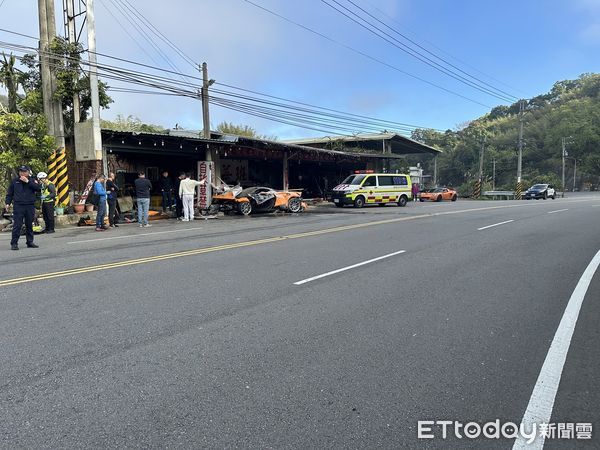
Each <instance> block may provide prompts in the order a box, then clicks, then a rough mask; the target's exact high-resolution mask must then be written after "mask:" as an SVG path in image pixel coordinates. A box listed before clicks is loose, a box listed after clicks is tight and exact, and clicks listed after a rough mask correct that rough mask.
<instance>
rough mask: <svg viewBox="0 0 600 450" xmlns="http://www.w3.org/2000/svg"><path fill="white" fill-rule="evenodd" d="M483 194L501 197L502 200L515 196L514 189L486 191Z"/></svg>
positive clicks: (494, 197)
mask: <svg viewBox="0 0 600 450" xmlns="http://www.w3.org/2000/svg"><path fill="white" fill-rule="evenodd" d="M483 195H484V196H486V197H491V198H493V199H496V198H500V199H501V200H510V199H514V198H515V193H514V191H485V192H484V193H483Z"/></svg>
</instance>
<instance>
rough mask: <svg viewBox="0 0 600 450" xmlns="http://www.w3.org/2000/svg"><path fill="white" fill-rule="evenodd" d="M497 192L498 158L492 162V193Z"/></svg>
mask: <svg viewBox="0 0 600 450" xmlns="http://www.w3.org/2000/svg"><path fill="white" fill-rule="evenodd" d="M495 190H496V158H494V159H493V160H492V191H495Z"/></svg>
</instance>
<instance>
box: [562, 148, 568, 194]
mask: <svg viewBox="0 0 600 450" xmlns="http://www.w3.org/2000/svg"><path fill="white" fill-rule="evenodd" d="M566 140H567V139H566V138H562V198H565V158H566V156H567V143H566Z"/></svg>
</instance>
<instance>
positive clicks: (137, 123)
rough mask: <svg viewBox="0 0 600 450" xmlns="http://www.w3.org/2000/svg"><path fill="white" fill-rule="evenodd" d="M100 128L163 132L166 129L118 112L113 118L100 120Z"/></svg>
mask: <svg viewBox="0 0 600 450" xmlns="http://www.w3.org/2000/svg"><path fill="white" fill-rule="evenodd" d="M101 125H102V128H106V129H109V130H114V131H135V132H138V133H163V132H165V131H166V129H165V128H164V127H161V126H160V125H152V124H147V123H143V122H142V121H141V120H140V119H139V118H138V117H135V116H132V115H129V116H127V117H125V116H123V115H121V114H119V115H117V117H116V118H115V120H102V121H101Z"/></svg>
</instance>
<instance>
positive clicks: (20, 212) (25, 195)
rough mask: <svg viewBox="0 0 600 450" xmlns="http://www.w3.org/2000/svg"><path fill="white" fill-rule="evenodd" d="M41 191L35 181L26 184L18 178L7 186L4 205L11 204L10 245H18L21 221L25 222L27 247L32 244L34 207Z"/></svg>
mask: <svg viewBox="0 0 600 450" xmlns="http://www.w3.org/2000/svg"><path fill="white" fill-rule="evenodd" d="M41 190H42V185H41V184H40V183H39V182H38V181H37V180H33V179H31V178H29V180H28V182H27V183H24V182H23V181H21V180H20V179H19V178H15V179H14V180H13V181H12V183H10V185H9V186H8V192H7V193H6V204H7V205H10V204H11V203H12V205H13V229H12V240H11V241H10V245H17V244H18V243H19V236H20V235H21V227H22V226H23V221H25V231H26V235H25V236H26V241H27V245H30V244H33V219H34V217H35V206H34V205H35V201H36V198H37V194H38V193H39V192H40V191H41Z"/></svg>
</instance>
